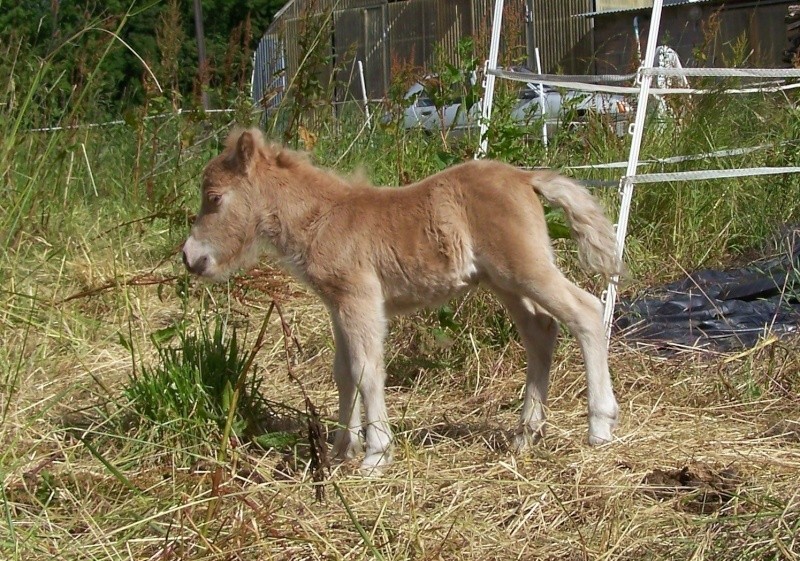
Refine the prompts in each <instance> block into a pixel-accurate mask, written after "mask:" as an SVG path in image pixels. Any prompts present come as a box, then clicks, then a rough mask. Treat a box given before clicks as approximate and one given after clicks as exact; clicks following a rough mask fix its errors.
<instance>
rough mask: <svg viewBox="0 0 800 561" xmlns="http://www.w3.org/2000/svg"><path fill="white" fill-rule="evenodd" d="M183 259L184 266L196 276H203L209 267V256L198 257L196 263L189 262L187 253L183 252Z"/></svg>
mask: <svg viewBox="0 0 800 561" xmlns="http://www.w3.org/2000/svg"><path fill="white" fill-rule="evenodd" d="M181 257H182V258H183V264H184V265H185V266H186V269H187V270H188V271H189V272H190V273H192V274H194V275H202V274H203V272H205V270H206V267H208V256H207V255H202V256H200V257H198V258H197V259H195V261H194V262H190V261H189V258H188V257H187V256H186V252H185V251H182V252H181Z"/></svg>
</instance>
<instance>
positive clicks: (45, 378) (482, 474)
mask: <svg viewBox="0 0 800 561" xmlns="http://www.w3.org/2000/svg"><path fill="white" fill-rule="evenodd" d="M72 265H73V267H71V266H70V264H69V263H65V265H64V266H63V267H62V269H64V270H65V273H64V275H66V276H69V275H74V276H73V277H71V279H72V281H71V282H69V283H62V284H61V290H60V293H59V294H60V296H61V297H62V298H63V297H65V296H67V295H68V294H70V293H73V292H79V291H80V290H85V288H86V287H85V286H83V285H85V284H86V281H85V279H83V275H82V273H81V270H82V265H81V263H80V262H76V263H73V264H72ZM73 268H74V271H72V272H71V271H70V269H73ZM95 271H96V272H95V273H93V274H95V275H100V274H102V272H103V269H95ZM173 272H174V269H172V268H171V266H167V267H163V268H162V269H161V270H160V271H156V272H155V273H154V274H157V275H162V276H163V277H169V276H170V275H171V274H172V273H173ZM124 278H130V275H128V276H125V277H124ZM105 280H107V279H105V278H103V279H100V278H93V279H92V282H94V283H95V284H99V285H102V284H103V282H105ZM167 286H168V287H170V286H172V285H171V284H168V285H167ZM20 288H23V287H20ZM46 290H47V289H42V292H40V293H39V300H38V302H40V304H38V305H37V306H34V307H33V308H31V309H32V310H33V311H32V312H30V313H28V314H27V315H26V313H27V312H26V308H25V307H24V305H21V304H19V302H20V300H19V299H16V300H14V302H15V303H16V304H15V305H16V307H10V308H7V310H6V312H5V313H4V314H3V320H2V325H3V333H4V337H5V344H6V351H5V352H6V353H8V354H6V355H5V357H6V358H7V359H8V358H11V357H12V356H15V357H17V358H18V359H19V360H21V363H20V364H21V367H20V369H19V372H20V373H21V375H20V379H19V380H18V387H19V390H18V392H17V393H16V394H15V395H14V396H13V398H12V401H11V403H10V404H9V405H10V407H9V410H8V414H7V417H6V419H5V421H4V423H3V425H2V447H3V455H2V459H3V468H2V469H3V471H2V474H3V481H2V485H3V487H2V488H3V510H4V515H3V518H4V520H5V523H4V524H3V525H2V529H0V540H2V541H0V548H2V551H3V556H4V557H6V558H9V559H25V560H37V559H53V558H57V559H137V560H143V559H153V560H161V559H247V560H249V559H386V560H390V559H392V560H399V559H476V560H478V559H480V560H490V559H498V560H501V559H502V560H506V559H569V560H573V559H575V560H577V559H637V560H638V559H792V558H796V557H798V555H799V554H800V544H798V542H797V537H796V535H797V533H798V529H800V516H798V515H799V514H800V491H799V490H798V489H799V487H798V483H797V482H798V473H799V472H798V468H800V442H798V440H800V439H799V438H798V427H797V426H796V425H794V424H792V422H791V421H798V420H800V403H799V402H798V393H797V390H798V384H799V383H800V376H799V375H798V366H800V361H799V360H798V355H797V352H796V350H795V348H794V346H795V341H792V340H784V341H779V342H773V343H771V344H769V345H765V346H764V347H763V348H760V349H757V350H755V351H753V352H750V353H745V354H744V355H743V356H739V357H734V358H733V359H732V360H726V357H723V356H713V355H709V354H703V355H695V354H691V353H685V354H683V355H679V356H675V357H672V358H669V359H666V358H661V357H658V356H657V355H655V354H654V353H652V352H648V351H647V350H636V349H631V348H628V347H626V346H625V344H624V343H623V342H621V341H615V342H614V343H613V344H612V347H611V365H612V369H613V375H614V380H615V387H616V389H617V391H618V395H619V398H620V403H621V406H622V411H623V416H622V422H621V425H620V427H619V429H618V431H617V436H618V441H617V442H615V443H614V444H613V445H608V446H603V447H600V448H590V447H589V446H588V445H586V444H585V442H584V441H585V425H586V419H585V410H586V409H585V404H584V396H583V390H584V381H583V377H582V364H581V360H580V356H579V353H578V352H577V349H576V345H575V343H574V341H572V340H571V339H569V338H564V339H563V341H562V344H561V346H560V348H559V351H558V354H557V359H556V365H555V374H554V376H553V384H554V385H553V389H552V401H551V404H550V407H551V416H550V426H549V433H548V437H547V439H546V441H545V442H544V443H543V444H541V445H540V446H539V447H538V448H536V449H535V450H534V451H533V452H532V453H531V454H529V455H526V456H523V457H514V456H512V455H511V454H510V453H509V452H507V451H506V449H505V435H506V433H507V430H508V429H509V428H510V427H512V426H513V425H514V423H515V422H516V416H517V409H518V406H519V403H520V399H521V394H520V392H521V384H522V378H523V374H522V369H523V367H524V364H523V351H522V349H521V348H520V346H519V344H518V343H517V342H516V340H514V339H513V338H512V339H511V340H509V341H505V342H504V343H502V344H499V345H496V346H481V345H480V344H477V343H475V341H476V337H477V338H479V335H480V334H479V333H478V332H477V330H479V329H482V328H483V327H482V324H481V322H483V321H484V320H485V318H486V317H488V316H489V315H491V314H492V313H493V312H494V311H495V309H494V308H493V304H491V303H490V302H489V301H488V299H485V298H482V297H476V296H472V297H469V298H468V299H467V300H466V301H464V302H461V304H460V306H459V307H458V309H457V313H456V319H457V320H458V321H460V322H463V324H464V325H465V326H466V327H468V328H470V325H471V324H473V323H475V324H477V326H475V327H474V330H472V329H471V328H470V329H467V331H466V332H465V333H463V334H461V336H460V337H458V339H457V340H455V341H450V342H448V343H446V344H445V345H444V346H442V344H441V343H436V341H433V342H431V341H430V340H429V338H426V336H425V332H426V327H425V326H426V325H430V323H431V316H426V315H421V316H415V317H411V318H408V319H403V320H399V321H397V322H396V325H395V326H394V328H393V335H392V340H391V343H390V347H389V360H390V365H389V372H390V383H389V390H388V403H389V407H390V414H391V419H392V422H393V423H394V425H395V427H396V428H397V433H398V440H397V453H396V462H395V464H394V465H393V466H392V467H391V468H390V469H389V470H388V471H387V473H386V474H385V475H384V476H382V477H381V478H377V479H364V478H362V477H360V476H358V475H357V470H356V469H355V466H350V465H344V466H338V467H335V468H334V469H333V471H332V473H331V474H330V476H329V478H328V479H327V481H326V482H325V487H326V490H327V493H326V499H325V500H324V501H322V502H317V501H316V500H315V498H314V496H315V493H314V489H313V485H312V483H311V479H310V477H309V473H308V470H307V466H306V465H305V457H304V454H303V452H302V450H303V448H302V447H301V448H300V450H301V453H300V456H299V457H298V458H287V457H284V456H283V455H282V454H280V453H277V452H275V451H265V450H262V449H258V448H257V447H255V446H253V445H243V446H240V447H238V448H236V449H235V453H234V455H233V460H232V461H231V462H229V463H228V464H226V465H225V466H223V469H222V470H220V469H218V466H217V465H216V464H215V460H214V458H212V457H203V456H200V457H196V458H194V461H192V462H188V463H187V461H186V457H187V454H188V451H186V450H176V449H174V448H171V446H170V443H169V442H158V441H148V440H147V439H146V435H142V434H137V432H136V431H135V430H131V431H130V433H129V434H119V433H118V432H115V431H114V430H112V428H111V426H112V422H111V421H110V420H109V419H111V420H113V419H114V418H115V417H116V416H118V415H120V414H122V411H121V410H120V408H121V407H122V404H121V403H120V402H119V394H118V388H119V386H120V384H121V382H122V381H123V380H124V379H125V377H126V376H127V373H128V372H129V370H130V368H131V364H130V355H129V354H128V353H127V351H125V349H124V348H123V347H122V346H121V345H119V344H118V343H117V339H116V333H118V332H119V331H123V332H127V330H128V329H129V326H131V325H132V326H133V327H131V328H130V329H131V332H132V333H135V334H136V340H137V344H138V345H139V346H140V347H141V348H143V349H146V348H147V340H146V334H147V333H150V332H152V331H153V330H155V329H158V328H160V327H163V325H166V324H168V323H169V322H170V321H171V320H172V319H173V318H174V317H176V316H177V315H178V314H179V303H178V301H177V298H176V297H175V296H169V297H164V294H163V293H165V292H168V293H170V294H172V292H173V291H166V290H165V291H162V298H159V297H158V295H157V290H156V288H155V286H121V285H120V286H116V287H114V288H109V289H108V290H105V291H103V292H100V293H97V294H93V295H91V296H86V297H82V298H76V299H74V300H71V301H69V302H67V303H65V304H61V305H55V304H54V303H53V302H54V301H53V299H52V298H48V297H47V295H46V294H43V292H45V291H46ZM194 290H195V294H197V293H199V292H202V291H205V290H207V289H206V287H203V286H198V287H196V288H195V289H194ZM214 294H215V301H216V306H217V307H218V309H225V308H228V307H229V308H230V314H231V316H232V317H234V318H236V321H239V322H241V323H244V322H250V323H251V324H252V325H256V326H257V325H258V323H259V322H260V318H261V314H263V311H262V310H264V309H265V308H266V305H267V304H268V301H269V296H268V294H274V295H275V296H276V298H278V300H279V301H281V302H282V303H283V307H284V310H283V311H284V315H285V317H286V319H287V322H288V323H289V324H290V325H291V326H292V329H293V333H294V335H295V336H296V338H297V340H298V341H299V342H300V345H301V348H300V349H299V350H298V349H296V348H295V349H293V350H292V353H291V355H292V356H291V357H290V360H291V363H292V368H293V372H294V374H295V375H296V376H297V377H298V378H299V379H300V380H302V383H303V385H304V386H305V388H306V389H307V391H308V395H309V397H310V399H311V400H312V402H313V403H314V404H315V405H316V406H317V407H318V409H319V410H320V412H321V413H322V416H323V418H324V419H326V420H327V419H331V418H332V417H333V416H334V415H335V407H336V396H335V389H334V386H333V383H332V381H331V379H330V375H329V369H330V362H331V359H332V350H331V337H330V332H329V328H328V325H327V320H326V317H325V313H324V310H323V309H322V307H321V306H320V305H319V304H318V303H317V302H316V301H315V300H314V299H313V298H312V297H310V296H308V295H307V294H306V293H305V292H304V291H302V289H300V288H299V287H297V286H296V285H294V284H293V283H291V281H288V280H286V279H285V278H284V277H281V276H277V277H276V276H273V275H272V274H270V273H269V272H266V273H264V272H262V274H260V275H258V276H256V277H251V278H249V279H244V280H241V281H239V282H238V283H237V284H236V285H235V287H234V289H233V290H232V291H231V292H230V294H231V297H230V298H228V299H227V300H226V295H225V294H224V291H220V290H217V291H215V292H214ZM192 301H193V302H196V301H197V300H192ZM26 317H27V318H28V320H25V318H26ZM250 331H251V332H255V331H256V329H255V328H253V329H251V330H250ZM437 345H438V346H437ZM464 349H467V350H469V351H470V352H466V351H464ZM16 353H19V354H16ZM145 354H146V353H145ZM420 354H422V358H425V356H426V355H427V356H428V357H429V358H430V357H433V358H437V359H442V360H450V359H453V363H457V364H458V365H459V367H458V368H441V367H440V368H438V369H436V371H435V372H426V368H425V367H424V366H419V364H421V363H415V362H414V361H413V359H414V357H417V356H419V355H420ZM456 355H458V356H456ZM456 359H457V360H456ZM257 367H258V370H259V372H260V373H261V375H262V376H264V377H265V378H266V380H267V382H266V385H265V388H266V391H267V394H268V397H269V398H270V399H273V400H275V401H278V402H281V403H285V404H287V405H290V406H292V407H295V408H298V409H302V408H303V396H302V392H301V391H300V389H299V387H298V385H297V383H295V382H293V381H292V380H290V379H289V377H288V376H287V374H286V369H287V362H286V356H285V354H284V347H283V343H282V341H281V331H280V328H279V326H278V325H277V324H275V325H273V326H272V328H271V330H270V339H269V342H268V344H267V345H266V346H265V347H264V349H263V350H262V352H261V354H260V355H259V357H258V359H257ZM290 421H291V420H290ZM286 426H290V427H292V426H293V427H295V428H296V430H302V428H299V427H300V426H299V425H296V424H295V425H293V424H292V423H291V422H289V423H288V424H287V425H286ZM84 442H89V443H90V446H93V447H92V449H90V448H89V447H87V446H86V445H85V444H84ZM92 443H94V444H93V445H92ZM104 462H105V463H104Z"/></svg>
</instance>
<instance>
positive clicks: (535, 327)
mask: <svg viewBox="0 0 800 561" xmlns="http://www.w3.org/2000/svg"><path fill="white" fill-rule="evenodd" d="M493 292H494V293H495V294H496V295H497V297H498V299H499V300H500V302H502V304H503V305H504V306H505V307H506V309H507V310H508V314H509V315H510V316H511V319H512V320H514V325H515V326H516V328H517V332H518V333H519V336H520V339H522V344H523V346H524V347H525V353H526V355H527V359H528V365H527V370H526V379H525V399H524V401H523V404H522V413H521V415H520V421H519V427H518V428H517V433H516V435H515V436H514V451H515V452H517V453H519V452H522V451H523V450H524V449H525V448H527V447H528V446H530V445H531V444H534V443H536V442H537V441H538V440H539V439H540V438H541V437H543V436H544V433H545V421H546V416H547V411H546V408H547V392H548V389H549V386H550V366H551V364H552V361H553V351H554V349H555V345H556V339H557V338H558V323H557V322H556V320H555V319H553V317H552V316H551V315H550V314H548V313H547V312H545V311H544V310H543V309H542V308H540V307H538V306H536V305H535V304H533V303H532V302H531V301H530V300H528V299H526V298H523V297H521V296H519V295H518V294H514V293H512V292H507V291H505V290H502V289H499V288H497V287H493Z"/></svg>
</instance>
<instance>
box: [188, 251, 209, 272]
mask: <svg viewBox="0 0 800 561" xmlns="http://www.w3.org/2000/svg"><path fill="white" fill-rule="evenodd" d="M207 265H208V255H203V256H202V257H201V258H200V259H198V260H197V261H195V262H194V265H193V266H192V272H193V273H195V274H198V275H202V274H203V271H205V270H206V266H207Z"/></svg>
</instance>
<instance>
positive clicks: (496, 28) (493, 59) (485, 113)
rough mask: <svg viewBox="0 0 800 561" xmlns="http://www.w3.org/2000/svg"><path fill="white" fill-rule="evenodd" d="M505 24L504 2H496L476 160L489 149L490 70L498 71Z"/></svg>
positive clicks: (484, 155)
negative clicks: (501, 35) (487, 134)
mask: <svg viewBox="0 0 800 561" xmlns="http://www.w3.org/2000/svg"><path fill="white" fill-rule="evenodd" d="M502 24H503V0H495V3H494V13H493V15H492V38H491V42H490V43H489V60H488V61H487V62H486V69H485V71H484V73H483V76H484V88H483V103H482V104H481V137H480V140H481V144H480V149H479V150H478V151H477V152H476V153H475V158H485V157H486V153H487V152H488V149H489V139H488V137H487V136H486V133H487V131H488V130H489V119H491V118H492V102H493V101H494V78H495V76H494V74H492V73H491V72H489V71H490V70H496V69H497V59H498V57H499V56H500V29H501V28H502Z"/></svg>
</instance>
